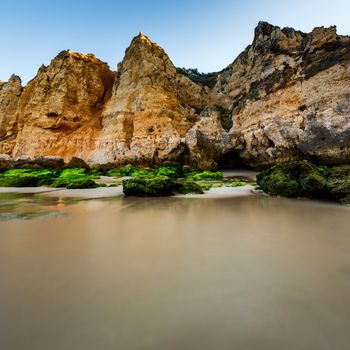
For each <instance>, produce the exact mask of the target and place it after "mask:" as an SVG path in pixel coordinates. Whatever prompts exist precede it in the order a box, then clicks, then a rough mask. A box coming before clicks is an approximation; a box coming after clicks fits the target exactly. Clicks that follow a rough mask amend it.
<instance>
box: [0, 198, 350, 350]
mask: <svg viewBox="0 0 350 350" xmlns="http://www.w3.org/2000/svg"><path fill="white" fill-rule="evenodd" d="M2 196H3V195H1V196H0V197H1V198H2V201H1V203H3V206H2V209H1V210H2V212H3V213H5V212H6V211H7V212H9V211H10V212H11V211H12V212H15V213H18V212H21V210H22V211H23V210H24V209H25V210H27V209H28V206H29V208H30V211H31V212H32V213H41V212H46V213H52V212H54V213H61V214H62V215H63V214H64V215H65V216H55V217H50V216H46V217H45V216H44V217H42V216H40V215H38V216H35V215H34V216H33V217H31V220H22V219H21V220H20V219H18V220H9V221H2V222H0V281H1V283H0V349H4V350H7V349H9V350H17V349H18V350H22V349H25V350H31V349H33V350H34V349H35V350H41V349H45V350H47V349H50V350H56V349H59V350H66V349H84V350H90V349H91V350H96V349H103V350H109V349H113V350H115V349H118V350H119V349H120V350H141V349H142V350H180V349H181V350H187V349H188V350H195V349H201V350H209V349H210V350H213V349H216V350H226V349H227V350H232V349H253V350H255V349H257V350H258V349H259V350H264V349H266V350H274V349H276V350H277V349H278V350H281V349H284V350H289V349H293V350H294V349H307V350H309V349H317V350H323V349H324V350H329V349H336V350H342V349H344V350H348V349H349V348H350V332H349V325H350V298H349V295H350V230H349V224H350V219H349V218H350V210H349V208H346V207H341V206H337V205H333V204H328V203H319V202H311V201H301V200H288V199H278V198H269V197H265V196H250V197H236V198H222V199H217V198H201V199H196V198H153V199H152V198H151V199H122V198H119V199H116V200H86V201H78V202H77V201H64V200H62V199H58V198H54V197H53V198H51V197H50V198H49V199H48V198H43V197H42V196H40V195H32V196H30V197H28V196H27V197H26V196H25V195H23V196H19V197H15V198H9V197H8V198H7V199H6V201H7V204H5V199H4V197H2ZM21 201H22V202H21ZM11 205H12V207H11ZM11 208H12V209H11ZM26 208H27V209H26ZM25 210H24V211H25ZM18 218H20V216H19V217H18Z"/></svg>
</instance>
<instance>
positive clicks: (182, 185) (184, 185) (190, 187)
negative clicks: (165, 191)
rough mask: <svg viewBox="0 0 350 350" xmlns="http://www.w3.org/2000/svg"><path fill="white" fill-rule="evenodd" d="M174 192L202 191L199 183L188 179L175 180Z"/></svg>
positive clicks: (201, 192) (200, 192) (199, 192)
mask: <svg viewBox="0 0 350 350" xmlns="http://www.w3.org/2000/svg"><path fill="white" fill-rule="evenodd" d="M175 192H176V193H180V194H189V193H193V194H195V193H196V194H203V193H204V192H203V188H202V186H201V185H199V184H197V183H196V182H194V181H188V180H185V181H179V182H176V185H175Z"/></svg>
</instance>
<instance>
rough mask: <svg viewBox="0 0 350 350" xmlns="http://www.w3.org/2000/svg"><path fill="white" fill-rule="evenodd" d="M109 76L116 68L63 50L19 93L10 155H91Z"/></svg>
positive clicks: (112, 76) (66, 156)
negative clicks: (14, 133)
mask: <svg viewBox="0 0 350 350" xmlns="http://www.w3.org/2000/svg"><path fill="white" fill-rule="evenodd" d="M113 81H114V73H113V72H111V71H110V70H109V68H108V66H107V64H105V63H103V62H101V61H100V60H98V59H96V58H95V57H94V56H93V55H81V54H77V53H73V52H70V51H63V52H61V53H60V54H59V55H58V56H57V57H56V58H55V59H53V60H52V61H51V63H50V65H49V66H48V67H45V66H42V67H41V68H40V69H39V71H38V74H37V76H36V77H35V78H34V79H33V80H32V81H30V82H29V83H28V85H27V86H26V87H25V89H24V90H23V92H22V94H21V96H20V98H19V101H18V107H17V112H16V114H17V129H16V130H15V132H16V139H15V142H14V143H13V144H12V145H11V147H10V148H11V150H12V151H11V152H12V155H13V156H14V157H18V156H22V155H26V156H29V157H37V156H42V155H53V156H61V157H63V158H65V159H66V160H68V159H70V158H71V157H72V156H79V157H82V158H85V159H86V158H87V157H89V155H90V153H91V152H92V150H93V147H94V140H95V138H96V137H97V134H98V132H99V130H100V129H101V112H102V108H103V106H104V103H105V101H106V100H107V98H108V95H109V94H110V91H111V89H112V85H113ZM5 142H6V141H5Z"/></svg>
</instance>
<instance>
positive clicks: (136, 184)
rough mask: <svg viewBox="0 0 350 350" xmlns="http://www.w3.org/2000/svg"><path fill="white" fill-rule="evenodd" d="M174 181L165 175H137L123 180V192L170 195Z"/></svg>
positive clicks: (129, 193)
mask: <svg viewBox="0 0 350 350" xmlns="http://www.w3.org/2000/svg"><path fill="white" fill-rule="evenodd" d="M174 186H175V183H174V181H173V180H172V179H170V178H169V177H167V176H162V175H160V176H146V175H139V176H136V177H133V178H131V179H128V180H124V181H123V192H124V194H125V195H126V196H138V197H159V196H171V195H172V194H173V192H174Z"/></svg>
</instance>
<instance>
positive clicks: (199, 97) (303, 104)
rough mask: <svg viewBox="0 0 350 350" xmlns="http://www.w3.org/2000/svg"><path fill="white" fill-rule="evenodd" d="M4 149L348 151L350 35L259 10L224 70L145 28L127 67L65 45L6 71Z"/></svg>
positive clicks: (117, 158) (323, 154)
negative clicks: (34, 68) (264, 17)
mask: <svg viewBox="0 0 350 350" xmlns="http://www.w3.org/2000/svg"><path fill="white" fill-rule="evenodd" d="M0 153H5V154H9V155H11V156H13V157H19V156H29V157H32V158H35V157H37V156H42V155H45V156H47V155H51V156H60V157H63V158H64V159H65V160H69V159H70V158H71V157H73V156H77V157H80V158H83V159H84V160H86V161H87V162H89V163H90V164H105V163H115V164H120V165H122V164H126V163H135V164H142V165H153V164H156V163H160V162H163V161H165V160H174V161H181V162H183V163H190V164H192V165H194V166H197V167H202V168H212V167H215V165H216V164H217V163H218V162H221V165H223V166H225V165H229V164H230V165H232V163H234V162H236V161H240V160H243V161H244V162H245V163H246V164H249V165H252V166H265V165H269V164H273V163H275V162H278V161H285V160H291V159H304V158H307V159H312V160H317V161H320V162H322V163H347V162H349V160H350V38H349V37H347V36H339V35H337V33H336V28H335V27H331V28H323V27H321V28H315V29H314V30H313V31H312V33H309V34H306V33H302V32H300V31H296V30H294V29H291V28H283V29H281V28H279V27H275V26H272V25H270V24H268V23H265V22H260V23H259V25H258V26H257V28H256V29H255V36H254V41H253V43H252V45H250V46H248V47H247V48H246V50H245V51H244V52H242V53H241V54H240V55H239V57H238V58H237V59H236V60H235V61H234V62H233V63H232V64H231V65H230V66H229V67H227V68H226V69H224V70H223V71H221V72H219V73H211V74H200V73H199V72H198V71H197V70H195V69H192V70H186V69H177V68H176V67H175V66H174V65H173V64H172V62H171V61H170V59H169V57H168V56H167V54H166V53H165V52H164V50H163V49H162V48H160V47H159V46H158V45H157V44H155V43H153V42H151V41H150V40H149V39H148V38H147V37H146V36H144V35H143V34H142V33H140V34H139V35H138V36H136V37H135V38H134V39H133V40H132V43H131V45H130V47H129V48H128V49H127V50H126V53H125V57H124V60H123V62H122V63H121V64H120V65H119V66H118V71H117V72H116V73H115V72H112V71H111V70H110V69H109V67H108V66H107V65H106V64H105V63H103V62H101V61H100V60H98V59H97V58H96V57H95V56H93V55H82V54H78V53H72V52H70V51H63V52H61V53H60V54H59V55H58V56H57V57H56V58H55V59H54V60H52V62H51V63H50V65H49V66H48V67H45V66H43V67H41V68H40V69H39V71H38V74H37V76H36V77H35V78H34V79H33V80H32V81H30V82H29V83H28V84H27V86H26V87H25V88H24V89H22V86H21V82H20V80H19V78H18V77H16V76H13V77H11V79H10V80H9V82H7V83H2V82H0Z"/></svg>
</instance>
